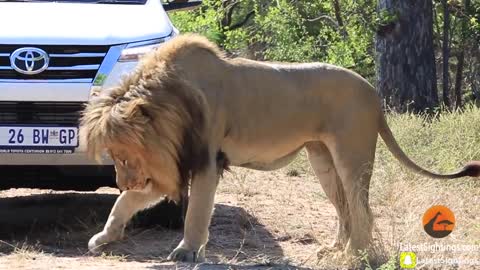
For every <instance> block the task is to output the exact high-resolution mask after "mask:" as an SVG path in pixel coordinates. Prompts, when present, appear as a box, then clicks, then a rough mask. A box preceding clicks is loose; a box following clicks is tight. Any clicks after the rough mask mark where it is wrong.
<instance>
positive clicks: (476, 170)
mask: <svg viewBox="0 0 480 270" xmlns="http://www.w3.org/2000/svg"><path fill="white" fill-rule="evenodd" d="M460 174H461V176H470V177H480V161H477V160H474V161H470V162H468V163H467V165H465V167H463V169H462V171H461V172H460Z"/></svg>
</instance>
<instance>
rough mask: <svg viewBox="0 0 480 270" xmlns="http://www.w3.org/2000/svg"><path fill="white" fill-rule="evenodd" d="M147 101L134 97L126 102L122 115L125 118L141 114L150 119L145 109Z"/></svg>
mask: <svg viewBox="0 0 480 270" xmlns="http://www.w3.org/2000/svg"><path fill="white" fill-rule="evenodd" d="M146 105H147V102H146V101H145V100H143V99H135V100H132V101H130V102H128V105H127V106H126V108H125V111H124V112H125V114H124V117H125V118H126V119H132V118H133V117H135V116H138V115H141V116H144V117H146V118H148V119H150V115H149V114H148V112H147V109H146Z"/></svg>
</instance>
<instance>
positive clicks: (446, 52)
mask: <svg viewBox="0 0 480 270" xmlns="http://www.w3.org/2000/svg"><path fill="white" fill-rule="evenodd" d="M442 6H443V44H442V55H443V57H442V58H443V65H442V66H443V73H442V89H443V91H442V92H443V103H444V104H445V106H446V107H447V108H449V107H450V88H449V82H448V79H449V77H450V74H449V69H448V64H449V63H448V60H449V58H450V47H449V46H450V42H449V30H450V8H449V7H448V0H442ZM432 27H433V26H432Z"/></svg>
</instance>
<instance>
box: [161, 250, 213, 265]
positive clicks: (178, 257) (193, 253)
mask: <svg viewBox="0 0 480 270" xmlns="http://www.w3.org/2000/svg"><path fill="white" fill-rule="evenodd" d="M168 260H171V261H176V262H177V261H180V262H193V263H195V262H203V261H205V246H202V247H200V249H198V250H192V249H187V248H184V247H182V246H178V247H177V248H176V249H174V250H173V251H172V253H170V255H168Z"/></svg>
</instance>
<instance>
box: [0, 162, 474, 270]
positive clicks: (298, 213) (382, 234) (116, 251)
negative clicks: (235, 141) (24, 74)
mask: <svg viewBox="0 0 480 270" xmlns="http://www.w3.org/2000/svg"><path fill="white" fill-rule="evenodd" d="M292 166H293V167H292ZM292 166H290V167H287V168H285V169H282V170H278V171H274V172H258V171H252V170H246V169H238V168H235V169H234V171H233V172H232V173H226V175H225V178H224V179H222V180H221V184H220V186H219V190H218V193H217V196H216V205H215V211H214V216H213V219H212V224H211V227H210V241H209V243H208V246H207V263H205V264H201V265H197V266H194V265H189V264H174V263H171V262H168V261H166V257H167V256H168V254H169V252H170V251H171V250H172V249H173V248H174V247H175V246H176V245H177V244H178V242H179V241H180V240H181V237H182V232H181V230H167V229H165V228H163V227H162V226H160V225H159V222H160V221H165V220H166V217H165V216H162V211H161V210H160V211H158V209H154V210H152V211H150V212H146V213H144V214H143V215H140V217H138V218H136V219H135V220H134V222H132V224H131V225H129V227H128V228H127V232H126V239H124V240H123V241H121V242H119V243H115V244H111V245H109V246H107V247H106V248H105V250H104V253H103V254H102V255H92V254H89V253H88V251H87V242H88V239H89V238H90V237H91V236H92V235H93V234H94V233H96V232H98V231H100V230H101V228H102V226H103V224H104V222H105V220H106V218H107V216H108V213H109V210H110V208H111V206H112V205H113V203H114V201H115V198H116V197H117V196H118V194H119V193H118V191H117V190H116V189H112V188H101V189H99V190H97V191H96V192H74V191H70V192H58V191H52V190H37V189H10V190H6V191H0V269H331V268H334V265H335V262H334V261H333V262H332V260H333V259H331V258H329V256H330V255H329V254H328V253H326V255H325V257H322V256H318V254H317V250H322V249H325V247H328V246H329V245H330V244H331V243H332V242H333V240H334V237H335V234H336V224H337V217H336V213H335V209H334V208H333V206H332V205H331V204H330V202H329V201H328V199H327V198H326V196H325V194H324V193H323V191H322V189H321V187H320V184H319V182H318V181H317V180H316V178H315V177H314V176H313V173H312V172H311V170H309V169H308V167H305V166H303V165H302V166H300V169H298V170H297V169H292V168H295V164H294V165H292ZM303 168H307V169H303ZM374 181H375V179H374ZM377 181H378V180H377ZM374 193H375V192H374ZM476 199H478V198H476ZM377 201H378V200H377ZM372 209H373V211H374V213H375V218H376V227H377V228H382V229H380V230H378V229H377V231H376V236H375V237H376V239H377V238H381V239H382V240H381V242H382V245H385V246H389V245H391V243H390V240H392V239H393V238H394V237H392V232H391V230H393V229H395V228H394V226H393V227H392V225H391V223H392V219H391V216H390V215H389V212H388V211H387V208H386V206H380V205H378V204H377V205H375V200H374V203H372ZM422 211H423V210H422ZM407 227H411V226H410V225H407ZM392 228H393V229H392ZM390 238H392V239H390ZM392 241H393V240H392ZM340 260H341V259H340ZM380 260H381V259H380ZM384 260H387V259H384ZM339 266H340V267H341V265H339ZM343 267H345V266H343Z"/></svg>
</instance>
